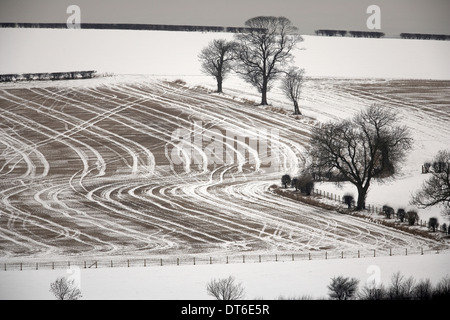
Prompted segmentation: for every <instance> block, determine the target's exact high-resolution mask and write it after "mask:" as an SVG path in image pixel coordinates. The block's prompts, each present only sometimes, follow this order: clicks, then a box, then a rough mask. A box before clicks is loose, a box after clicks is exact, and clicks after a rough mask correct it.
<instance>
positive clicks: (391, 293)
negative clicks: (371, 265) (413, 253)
mask: <svg viewBox="0 0 450 320" xmlns="http://www.w3.org/2000/svg"><path fill="white" fill-rule="evenodd" d="M413 289H414V278H413V277H409V278H405V277H404V276H403V275H402V274H401V273H400V272H396V273H394V274H393V275H392V277H391V285H390V287H389V288H388V298H389V299H390V300H411V299H412V298H413Z"/></svg>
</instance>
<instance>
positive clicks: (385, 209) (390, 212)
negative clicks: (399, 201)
mask: <svg viewBox="0 0 450 320" xmlns="http://www.w3.org/2000/svg"><path fill="white" fill-rule="evenodd" d="M383 212H384V214H385V215H386V218H388V219H390V218H391V215H393V214H394V212H395V211H394V209H393V208H392V207H390V206H388V205H384V206H383Z"/></svg>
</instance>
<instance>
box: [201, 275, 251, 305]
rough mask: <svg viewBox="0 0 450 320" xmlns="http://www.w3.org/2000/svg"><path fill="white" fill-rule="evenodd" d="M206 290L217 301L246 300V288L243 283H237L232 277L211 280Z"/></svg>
mask: <svg viewBox="0 0 450 320" xmlns="http://www.w3.org/2000/svg"><path fill="white" fill-rule="evenodd" d="M206 290H207V292H208V294H209V295H210V296H213V297H214V298H216V299H217V300H239V299H242V298H244V288H243V287H242V284H241V283H235V279H234V277H232V276H229V277H228V278H224V279H219V280H211V281H210V282H209V283H208V284H207V286H206Z"/></svg>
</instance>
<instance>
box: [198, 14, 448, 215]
mask: <svg viewBox="0 0 450 320" xmlns="http://www.w3.org/2000/svg"><path fill="white" fill-rule="evenodd" d="M245 26H246V29H245V32H242V33H237V34H235V39H234V41H226V40H214V41H212V42H211V43H210V44H209V45H208V46H207V47H206V48H204V49H203V50H202V52H201V53H200V55H199V59H200V61H201V62H202V70H203V71H204V72H205V73H206V74H208V75H211V76H213V77H215V79H216V80H217V91H218V92H222V82H223V80H224V79H225V78H226V76H227V75H228V74H229V73H230V72H231V71H234V72H236V73H237V74H239V75H240V76H241V77H242V78H243V79H244V80H245V81H246V82H248V83H250V84H251V85H252V86H254V87H255V88H257V89H258V91H259V92H260V93H261V105H267V104H268V103H267V92H268V91H269V90H270V89H271V88H272V86H273V84H274V81H275V80H276V79H280V78H282V79H281V83H282V85H281V89H282V91H283V92H284V93H285V95H286V97H288V98H289V99H290V101H292V102H293V105H294V114H301V112H300V110H299V106H298V100H299V98H300V93H301V89H302V85H303V82H304V77H305V76H304V70H303V69H298V68H295V67H292V66H290V65H289V62H291V61H292V59H293V56H292V50H293V49H294V48H295V46H296V44H297V43H298V42H299V41H302V40H303V39H302V37H301V36H300V35H299V34H298V29H297V28H296V27H295V26H293V25H292V23H291V21H289V19H287V18H285V17H271V16H260V17H255V18H252V19H249V20H247V21H246V22H245ZM353 36H359V35H358V34H356V33H355V34H353ZM365 36H367V35H365ZM412 143H413V139H412V137H411V135H410V132H409V129H408V128H407V127H406V126H402V125H400V124H399V119H398V116H397V114H396V113H395V112H394V111H392V110H391V109H388V108H387V107H384V106H382V105H378V104H374V105H372V106H369V107H368V108H366V109H364V110H362V111H361V112H359V113H358V114H357V115H356V116H354V117H353V118H352V119H345V120H342V121H337V122H327V123H324V124H322V125H321V126H318V127H315V128H314V129H313V130H312V135H311V149H310V156H311V159H312V165H311V168H310V172H313V173H314V176H316V175H317V174H318V175H319V176H322V177H330V176H334V177H339V180H342V179H344V180H346V181H349V182H350V183H352V184H354V185H355V186H356V188H357V190H358V199H357V206H356V209H357V210H362V209H365V201H366V197H367V193H368V190H369V188H370V184H371V182H372V181H373V180H374V179H376V180H379V181H382V180H385V179H388V178H393V177H395V175H396V173H398V172H399V166H400V165H401V164H402V163H403V161H404V160H405V158H406V156H407V152H408V151H409V150H410V149H411V148H412ZM438 157H439V159H436V160H435V161H436V162H439V163H441V164H443V167H442V170H441V173H438V172H435V173H433V177H432V178H431V179H430V180H429V181H427V182H426V183H425V184H424V186H423V188H422V190H421V191H420V192H418V193H417V194H416V195H415V196H414V197H413V200H412V204H415V205H418V206H421V207H428V206H432V205H436V204H443V205H444V207H445V210H447V212H448V213H450V209H449V208H450V183H449V165H448V163H449V158H450V152H442V153H439V155H438Z"/></svg>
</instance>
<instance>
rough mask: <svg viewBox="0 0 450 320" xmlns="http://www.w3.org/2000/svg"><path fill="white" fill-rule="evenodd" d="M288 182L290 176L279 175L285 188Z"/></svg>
mask: <svg viewBox="0 0 450 320" xmlns="http://www.w3.org/2000/svg"><path fill="white" fill-rule="evenodd" d="M288 183H291V176H290V175H288V174H285V175H283V176H282V177H281V184H282V185H284V187H285V188H287V185H288Z"/></svg>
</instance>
